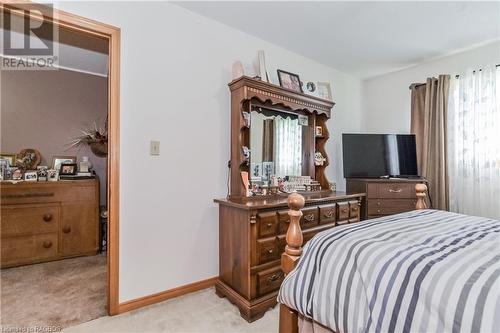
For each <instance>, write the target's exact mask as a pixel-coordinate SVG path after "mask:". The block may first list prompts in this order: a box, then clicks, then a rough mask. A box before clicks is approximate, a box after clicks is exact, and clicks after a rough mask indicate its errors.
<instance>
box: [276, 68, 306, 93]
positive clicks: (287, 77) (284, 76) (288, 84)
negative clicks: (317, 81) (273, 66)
mask: <svg viewBox="0 0 500 333" xmlns="http://www.w3.org/2000/svg"><path fill="white" fill-rule="evenodd" d="M278 80H279V81H280V86H281V87H283V88H286V89H290V90H294V91H296V92H300V93H301V92H303V91H302V85H301V83H300V78H299V76H298V75H297V74H294V73H290V72H285V71H282V70H281V69H278Z"/></svg>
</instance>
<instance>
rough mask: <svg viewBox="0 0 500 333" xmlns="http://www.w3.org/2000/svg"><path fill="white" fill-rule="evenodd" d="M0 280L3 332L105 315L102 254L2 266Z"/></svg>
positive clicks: (0, 309)
mask: <svg viewBox="0 0 500 333" xmlns="http://www.w3.org/2000/svg"><path fill="white" fill-rule="evenodd" d="M0 282H1V308H0V314H1V325H2V328H1V331H2V332H3V331H5V332H7V331H13V330H12V329H13V328H30V327H35V326H36V327H42V326H43V327H52V328H54V329H56V330H57V329H58V328H64V327H68V326H73V325H76V324H79V323H84V322H86V321H89V320H92V319H96V318H99V317H102V316H106V299H107V296H106V295H107V291H106V284H107V276H106V256H105V255H96V256H91V257H80V258H73V259H65V260H59V261H52V262H47V263H42V264H36V265H28V266H22V267H15V268H8V269H2V271H1V276H0ZM9 328H10V330H9ZM17 331H19V330H17ZM19 332H24V331H19ZM28 332H29V331H28Z"/></svg>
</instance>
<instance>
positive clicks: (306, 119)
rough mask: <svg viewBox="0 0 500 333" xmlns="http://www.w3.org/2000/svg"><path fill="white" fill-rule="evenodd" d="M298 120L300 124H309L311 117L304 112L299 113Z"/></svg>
mask: <svg viewBox="0 0 500 333" xmlns="http://www.w3.org/2000/svg"><path fill="white" fill-rule="evenodd" d="M298 122H299V125H300V126H309V117H308V116H306V115H303V114H299V116H298Z"/></svg>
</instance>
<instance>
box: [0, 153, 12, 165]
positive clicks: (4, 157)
mask: <svg viewBox="0 0 500 333" xmlns="http://www.w3.org/2000/svg"><path fill="white" fill-rule="evenodd" d="M0 158H1V159H4V160H7V161H8V162H9V166H11V167H12V166H15V165H16V154H11V153H8V154H7V153H1V154H0Z"/></svg>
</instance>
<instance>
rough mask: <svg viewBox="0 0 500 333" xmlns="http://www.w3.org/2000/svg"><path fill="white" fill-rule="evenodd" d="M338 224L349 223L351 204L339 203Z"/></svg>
mask: <svg viewBox="0 0 500 333" xmlns="http://www.w3.org/2000/svg"><path fill="white" fill-rule="evenodd" d="M337 207H338V214H337V224H345V223H348V222H349V212H350V209H349V202H338V203H337Z"/></svg>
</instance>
